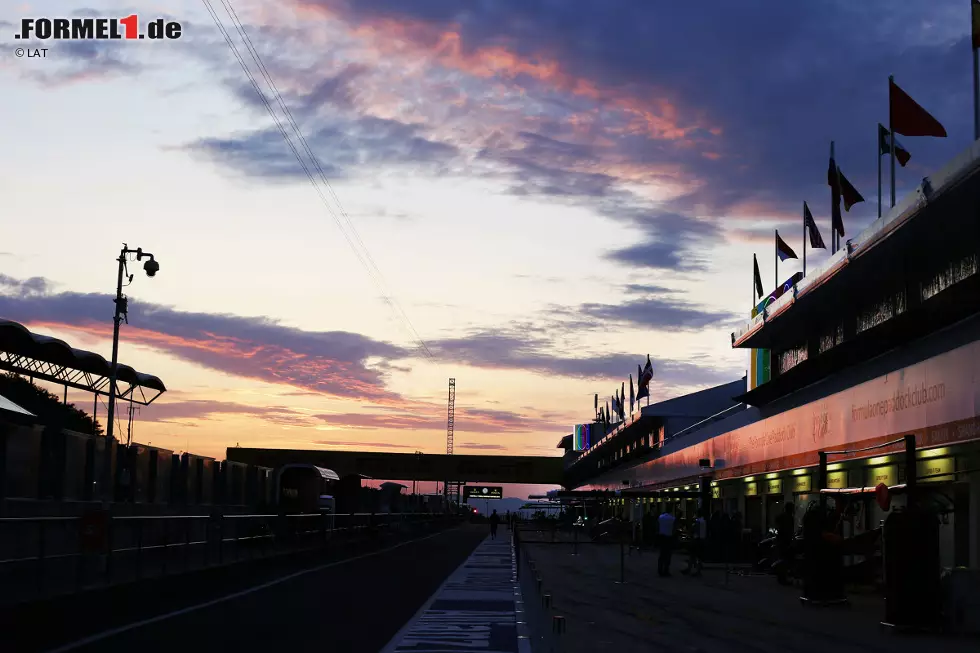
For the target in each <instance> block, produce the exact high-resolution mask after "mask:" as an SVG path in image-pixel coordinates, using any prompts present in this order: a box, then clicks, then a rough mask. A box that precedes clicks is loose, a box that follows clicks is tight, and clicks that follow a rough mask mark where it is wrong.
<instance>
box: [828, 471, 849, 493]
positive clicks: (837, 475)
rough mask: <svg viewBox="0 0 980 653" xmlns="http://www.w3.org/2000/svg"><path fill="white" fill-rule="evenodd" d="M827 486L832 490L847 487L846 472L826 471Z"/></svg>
mask: <svg viewBox="0 0 980 653" xmlns="http://www.w3.org/2000/svg"><path fill="white" fill-rule="evenodd" d="M827 487H828V488H830V489H832V490H839V489H841V488H845V487H847V472H845V471H839V472H828V473H827Z"/></svg>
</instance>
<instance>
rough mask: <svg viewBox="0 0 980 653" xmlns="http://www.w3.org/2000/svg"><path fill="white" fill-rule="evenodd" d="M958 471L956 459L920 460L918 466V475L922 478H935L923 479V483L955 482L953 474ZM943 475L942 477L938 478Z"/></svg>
mask: <svg viewBox="0 0 980 653" xmlns="http://www.w3.org/2000/svg"><path fill="white" fill-rule="evenodd" d="M955 471H956V459H955V458H930V459H928V460H920V461H918V463H917V464H916V473H917V474H918V475H919V476H920V477H921V476H932V477H933V478H925V479H922V482H923V483H937V482H938V483H942V482H945V481H952V480H954V477H953V472H955ZM936 474H941V476H936Z"/></svg>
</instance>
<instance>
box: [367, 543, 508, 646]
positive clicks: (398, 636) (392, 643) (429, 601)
mask: <svg viewBox="0 0 980 653" xmlns="http://www.w3.org/2000/svg"><path fill="white" fill-rule="evenodd" d="M487 537H489V536H487ZM485 541H486V538H483V539H482V540H480V541H479V542H478V543H477V545H476V547H474V548H473V551H476V549H477V548H478V547H479V546H480V545H481V544H483V543H484V542H485ZM472 557H473V554H472V553H470V555H468V556H466V559H465V560H463V561H462V562H461V563H459V567H456V568H455V569H453V570H452V571H451V572H449V574H448V575H447V576H446V580H444V581H442V584H441V585H439V587H437V588H436V591H435V592H433V593H432V596H430V597H429V598H427V599H426V600H425V603H423V604H422V607H421V608H419V609H418V610H417V611H416V612H415V614H413V615H412V618H411V619H409V620H408V621H406V622H405V625H404V626H402V627H401V628H399V629H398V632H397V633H395V636H394V637H392V638H391V641H390V642H388V643H387V644H386V645H385V647H384V648H383V649H381V653H393V651H394V650H395V649H396V648H398V645H399V644H401V641H402V637H404V636H405V635H406V634H407V633H408V631H409V630H411V629H412V626H414V625H415V624H416V622H418V620H419V617H421V616H422V613H424V612H425V611H426V610H428V609H429V606H431V605H432V604H433V603H435V601H436V598H437V597H438V596H439V593H440V592H442V590H443V589H444V588H445V587H446V585H448V584H449V581H450V580H451V579H452V577H453V576H454V575H455V574H456V572H457V571H459V570H460V569H461V568H462V567H463V566H464V565H465V564H466V563H467V562H469V561H470V558H472Z"/></svg>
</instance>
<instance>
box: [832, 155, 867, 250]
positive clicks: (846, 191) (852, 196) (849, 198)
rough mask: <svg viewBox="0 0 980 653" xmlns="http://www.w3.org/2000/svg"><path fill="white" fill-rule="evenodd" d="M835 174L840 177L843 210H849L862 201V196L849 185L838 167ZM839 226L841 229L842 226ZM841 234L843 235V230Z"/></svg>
mask: <svg viewBox="0 0 980 653" xmlns="http://www.w3.org/2000/svg"><path fill="white" fill-rule="evenodd" d="M837 174H838V176H839V177H840V196H841V199H843V200H844V210H845V211H847V212H850V210H851V207H852V206H854V205H855V204H857V203H858V202H863V201H864V197H862V196H861V193H859V192H857V189H856V188H854V186H852V185H851V182H849V181H848V180H847V177H845V176H844V173H843V172H841V171H840V169H839V168H838V169H837ZM841 228H842V229H843V227H841ZM841 235H842V236H843V235H844V232H843V231H842V232H841Z"/></svg>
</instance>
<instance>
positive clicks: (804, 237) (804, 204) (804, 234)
mask: <svg viewBox="0 0 980 653" xmlns="http://www.w3.org/2000/svg"><path fill="white" fill-rule="evenodd" d="M803 278H806V202H803Z"/></svg>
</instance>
